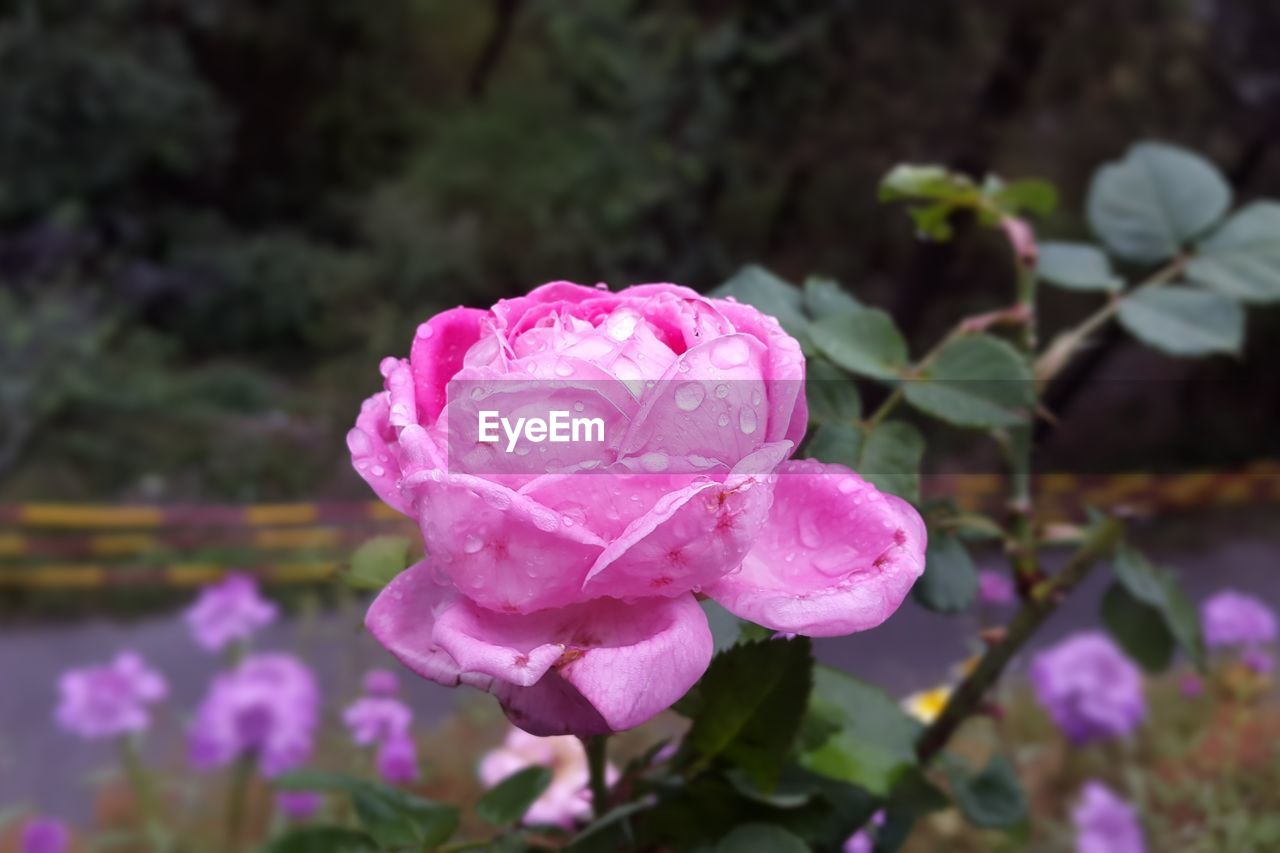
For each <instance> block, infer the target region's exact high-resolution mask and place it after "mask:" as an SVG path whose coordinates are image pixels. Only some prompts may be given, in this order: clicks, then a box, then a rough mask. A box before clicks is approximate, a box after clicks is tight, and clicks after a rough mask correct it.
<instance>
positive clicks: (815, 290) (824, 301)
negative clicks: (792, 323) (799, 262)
mask: <svg viewBox="0 0 1280 853" xmlns="http://www.w3.org/2000/svg"><path fill="white" fill-rule="evenodd" d="M804 307H805V311H806V312H808V314H809V316H810V317H829V316H831V315H832V314H847V313H848V312H850V311H857V310H858V309H860V308H862V303H861V302H859V301H858V300H857V299H856V298H854V296H853V294H851V293H849V292H848V291H847V290H845V289H844V288H843V287H841V286H840V283H839V282H838V281H836V280H835V279H831V278H821V277H819V276H810V277H809V278H807V279H805V280H804Z"/></svg>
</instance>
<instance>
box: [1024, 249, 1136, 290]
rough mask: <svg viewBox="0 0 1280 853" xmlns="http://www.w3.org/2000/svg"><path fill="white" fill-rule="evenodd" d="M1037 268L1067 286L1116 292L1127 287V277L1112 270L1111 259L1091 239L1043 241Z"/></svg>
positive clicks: (1076, 288)
mask: <svg viewBox="0 0 1280 853" xmlns="http://www.w3.org/2000/svg"><path fill="white" fill-rule="evenodd" d="M1036 272H1037V274H1038V275H1039V276H1040V278H1042V279H1044V280H1045V281H1047V282H1048V283H1050V284H1056V285H1057V286H1058V287H1063V288H1066V289H1067V290H1105V291H1110V292H1113V293H1114V292H1118V291H1120V290H1122V289H1123V288H1124V280H1123V279H1122V278H1120V277H1119V276H1117V275H1116V274H1115V273H1114V272H1112V270H1111V261H1109V260H1107V256H1106V255H1104V254H1103V253H1102V252H1101V251H1099V250H1098V249H1097V248H1096V247H1095V246H1091V245H1090V244H1088V243H1054V242H1045V243H1041V244H1040V254H1039V259H1038V260H1037V262H1036Z"/></svg>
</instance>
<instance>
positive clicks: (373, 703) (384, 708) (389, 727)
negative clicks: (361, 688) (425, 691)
mask: <svg viewBox="0 0 1280 853" xmlns="http://www.w3.org/2000/svg"><path fill="white" fill-rule="evenodd" d="M342 722H343V723H344V724H345V725H346V727H347V730H348V731H349V732H351V739H352V740H353V741H355V742H356V744H358V745H359V746H369V745H370V744H376V743H385V742H386V741H388V740H392V739H394V738H400V737H404V736H405V735H406V734H407V733H408V731H409V724H410V723H411V722H413V712H412V711H411V710H409V706H408V705H406V704H404V703H403V702H401V701H400V700H399V699H386V698H382V697H378V696H365V697H363V698H361V699H357V700H356V701H354V702H352V703H351V704H350V705H348V706H347V709H346V710H345V711H343V712H342Z"/></svg>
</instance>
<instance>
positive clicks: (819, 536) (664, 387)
mask: <svg viewBox="0 0 1280 853" xmlns="http://www.w3.org/2000/svg"><path fill="white" fill-rule="evenodd" d="M381 371H382V375H383V378H384V382H383V390H382V391H380V392H379V393H377V394H375V395H374V396H372V397H370V398H369V399H368V400H366V401H365V403H364V405H363V407H362V408H361V411H360V414H359V416H358V418H357V419H356V425H355V428H354V429H352V430H351V431H350V432H349V433H348V435H347V445H348V447H349V449H350V451H351V457H352V463H353V464H354V466H355V468H356V470H357V471H358V472H359V473H360V475H361V476H362V477H364V479H365V480H366V481H367V482H368V484H369V485H370V487H371V488H372V489H373V490H374V492H376V493H377V494H378V496H379V497H381V498H382V499H383V500H384V501H386V502H387V503H388V504H389V505H390V506H392V507H393V508H395V509H397V510H399V511H401V512H403V513H405V514H406V515H408V516H410V517H411V518H413V519H414V520H415V521H416V522H418V524H419V526H420V527H421V530H422V534H423V537H424V540H425V544H426V551H427V553H429V554H430V555H431V557H430V561H429V562H428V561H423V562H420V563H418V564H416V565H414V566H411V567H410V568H408V569H407V570H405V571H404V572H402V573H400V574H399V575H398V576H397V577H396V578H395V580H393V581H392V582H391V584H389V585H388V586H387V587H386V589H384V590H383V591H382V593H381V594H380V595H379V596H378V598H377V600H376V601H375V602H374V603H373V606H372V607H371V608H370V609H369V612H368V615H367V616H366V619H365V624H366V626H367V627H368V628H369V631H370V633H372V634H373V636H374V637H375V638H377V639H378V641H379V642H381V643H382V644H383V645H384V646H385V647H386V648H387V649H389V650H390V651H391V652H392V654H394V655H395V656H396V657H398V658H399V659H400V661H401V662H402V663H404V664H405V665H406V666H408V667H409V668H410V669H412V670H413V671H414V672H416V673H418V674H419V675H421V676H423V677H425V678H428V679H430V680H432V681H436V682H438V683H440V684H444V685H447V686H450V687H453V686H457V685H459V684H467V685H471V686H474V687H478V688H481V689H483V690H487V691H489V692H491V693H493V694H494V695H495V696H497V698H498V700H499V702H500V703H501V704H502V706H503V708H504V710H505V711H506V713H507V716H508V717H509V718H510V719H511V720H512V722H514V723H516V724H517V725H519V726H521V727H522V728H524V729H525V730H526V731H529V732H532V733H535V734H539V735H553V734H569V733H572V734H577V735H591V734H602V733H607V732H611V731H618V730H622V729H627V728H631V727H633V726H636V725H639V724H640V723H642V722H644V721H645V720H648V719H650V718H651V717H653V716H654V715H656V714H658V713H659V712H661V711H663V710H665V709H666V708H668V707H669V706H670V705H671V704H672V703H673V702H675V701H676V700H678V699H679V698H680V697H681V696H683V695H684V694H685V693H686V692H687V691H688V689H689V687H690V686H692V685H693V683H694V682H696V681H697V680H698V678H699V677H700V676H701V675H702V673H703V672H705V671H706V668H707V665H708V664H709V663H710V660H711V655H712V652H713V646H714V644H713V642H712V638H711V631H710V628H709V627H708V624H707V620H706V616H705V614H704V613H703V611H702V608H701V607H700V606H699V605H698V600H697V598H696V596H697V595H703V596H707V597H710V598H712V599H714V600H715V601H717V602H719V603H720V604H721V605H723V606H724V607H725V608H726V609H728V610H729V611H731V612H732V613H734V614H735V615H737V616H740V617H742V618H745V619H750V620H751V621H753V622H755V623H757V624H760V625H763V626H765V627H767V628H769V629H771V630H773V631H777V632H783V633H786V634H803V635H806V636H815V637H828V636H839V635H843V634H848V633H852V632H854V631H863V630H867V629H869V628H873V627H875V626H877V625H879V624H880V623H881V622H883V621H884V620H885V619H887V618H888V617H889V616H890V615H891V614H892V613H893V612H894V611H895V610H897V608H898V606H899V605H900V604H901V603H902V600H903V597H904V596H905V595H906V593H907V592H908V590H910V588H911V586H912V584H913V583H914V582H915V580H916V578H917V577H919V576H920V573H921V572H922V571H923V568H924V547H925V528H924V524H923V522H922V521H921V519H920V516H919V514H918V513H917V512H916V511H915V510H914V509H913V508H912V507H911V505H910V504H908V503H906V502H905V501H903V500H900V499H899V498H897V497H894V496H892V495H888V494H884V493H882V492H880V491H879V490H878V489H876V488H875V487H874V486H873V485H871V484H870V483H867V482H866V481H865V480H863V479H862V478H861V477H859V476H858V475H857V474H855V473H854V472H853V471H851V470H849V469H848V468H845V467H843V466H840V465H827V464H823V463H820V462H817V461H816V460H811V459H807V460H792V459H789V457H790V456H791V455H792V454H793V453H795V451H796V449H797V447H798V445H799V444H800V442H801V440H802V439H803V438H804V435H805V431H806V428H807V426H808V407H807V404H806V402H805V396H804V376H805V363H804V355H803V353H802V352H801V350H800V345H799V344H798V343H797V342H796V341H795V339H793V338H792V337H791V336H790V335H788V334H787V333H786V332H784V331H783V329H782V327H781V325H780V324H779V323H778V322H777V320H775V319H774V318H773V317H769V316H767V315H765V314H762V313H760V312H759V311H757V310H756V309H755V308H752V307H751V306H748V305H744V304H740V303H738V302H735V301H732V300H727V299H710V298H707V297H704V296H700V295H699V294H697V293H695V292H694V291H692V290H689V289H688V288H684V287H678V286H676V285H672V284H647V285H638V286H636V287H630V288H627V289H625V290H622V291H620V292H617V293H613V292H610V291H608V290H606V289H600V288H590V287H580V286H578V285H576V284H570V283H568V282H555V283H552V284H547V285H544V286H542V287H539V288H537V289H535V290H534V291H533V292H531V293H529V294H528V295H526V296H522V297H519V298H516V299H507V300H502V301H500V302H498V304H496V305H494V306H493V307H492V309H490V310H487V311H482V310H477V309H473V308H456V309H453V310H450V311H445V312H443V313H441V314H438V315H436V316H435V317H432V318H431V319H430V320H428V321H427V322H425V323H423V324H422V325H421V326H419V327H418V332H417V335H416V337H415V340H414V342H413V346H412V349H411V351H410V354H409V358H408V359H401V358H387V359H385V360H384V361H383V363H382V365H381ZM561 406H563V407H564V410H565V411H568V410H570V409H572V410H573V411H574V412H580V413H581V415H580V417H582V418H584V419H591V418H594V419H597V420H598V421H599V422H600V423H601V424H603V439H604V440H602V441H579V442H569V443H562V444H559V445H550V444H541V445H539V446H540V448H541V450H542V451H548V452H547V453H543V452H540V451H533V450H532V449H531V446H529V447H525V448H524V449H525V450H526V452H525V453H524V454H521V453H520V452H518V449H517V450H516V451H514V452H505V451H504V450H503V449H502V448H501V447H500V446H499V445H497V444H493V443H486V441H485V440H484V438H483V436H482V435H481V434H480V432H479V424H480V422H481V420H482V416H481V413H482V411H492V412H498V413H500V414H501V415H502V416H503V417H507V416H508V415H512V416H514V414H515V413H516V412H519V413H521V414H522V415H529V416H530V417H534V416H537V417H541V418H545V417H548V416H549V415H550V414H552V413H553V412H554V411H555V409H558V408H560V407H561ZM551 451H554V452H551Z"/></svg>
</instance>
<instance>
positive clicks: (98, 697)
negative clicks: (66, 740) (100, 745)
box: [55, 651, 169, 740]
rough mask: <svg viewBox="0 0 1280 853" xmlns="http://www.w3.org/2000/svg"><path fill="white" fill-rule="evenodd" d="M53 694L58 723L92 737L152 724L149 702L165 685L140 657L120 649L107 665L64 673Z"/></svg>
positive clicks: (110, 735) (124, 732) (156, 698)
mask: <svg viewBox="0 0 1280 853" xmlns="http://www.w3.org/2000/svg"><path fill="white" fill-rule="evenodd" d="M58 692H59V702H58V707H57V710H56V711H55V717H56V719H57V721H58V724H59V725H61V726H62V727H63V728H64V729H66V730H67V731H69V732H72V733H74V734H77V735H79V736H80V737H82V738H87V739H91V740H92V739H98V738H114V737H119V736H120V735H127V734H133V733H135V732H141V731H144V730H145V729H146V728H147V727H148V726H149V725H150V724H151V712H150V710H149V708H148V706H149V705H151V704H153V703H155V702H158V701H160V700H161V699H163V698H164V697H165V696H166V695H167V694H168V692H169V687H168V684H167V683H166V682H165V680H164V677H163V676H161V675H160V674H159V673H158V672H156V671H155V670H153V669H151V668H150V667H148V666H147V665H146V663H145V662H144V661H143V660H142V658H141V657H140V656H139V655H137V654H136V653H134V652H131V651H122V652H120V653H119V654H118V655H116V657H115V659H114V660H113V661H112V662H111V663H108V664H103V665H101V666H90V667H85V668H83V669H73V670H70V671H68V672H65V673H63V675H62V677H61V678H60V679H59V680H58Z"/></svg>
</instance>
